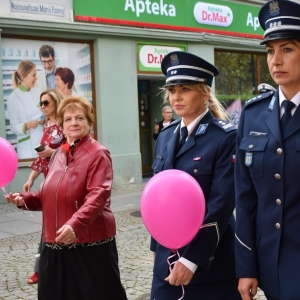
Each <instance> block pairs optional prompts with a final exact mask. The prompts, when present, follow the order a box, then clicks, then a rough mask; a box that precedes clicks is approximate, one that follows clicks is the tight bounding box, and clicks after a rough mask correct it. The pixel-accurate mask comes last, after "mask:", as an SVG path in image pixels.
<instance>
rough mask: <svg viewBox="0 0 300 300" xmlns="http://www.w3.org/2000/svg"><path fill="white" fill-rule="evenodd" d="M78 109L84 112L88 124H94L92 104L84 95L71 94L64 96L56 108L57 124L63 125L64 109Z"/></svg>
mask: <svg viewBox="0 0 300 300" xmlns="http://www.w3.org/2000/svg"><path fill="white" fill-rule="evenodd" d="M77 109H80V110H82V111H83V112H84V114H85V117H86V118H87V121H88V124H89V125H90V126H92V125H93V124H94V118H95V117H94V114H93V106H92V104H91V103H90V102H89V101H88V100H87V99H85V98H84V97H81V96H77V95H72V96H69V97H66V98H64V100H63V101H62V102H61V103H60V105H59V106H58V109H57V116H58V124H59V125H60V126H61V127H63V123H64V114H65V112H66V111H75V110H77Z"/></svg>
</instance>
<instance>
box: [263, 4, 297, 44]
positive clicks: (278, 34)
mask: <svg viewBox="0 0 300 300" xmlns="http://www.w3.org/2000/svg"><path fill="white" fill-rule="evenodd" d="M258 18H259V23H260V26H261V27H262V28H263V30H265V34H264V39H263V41H262V42H261V43H260V44H261V45H263V44H265V43H266V42H268V41H271V40H280V39H290V38H296V37H300V4H299V3H297V2H294V1H291V0H276V1H275V0H272V1H269V2H267V3H266V4H264V5H263V6H262V8H261V9H260V12H259V15H258Z"/></svg>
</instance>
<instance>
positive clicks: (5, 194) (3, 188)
mask: <svg viewBox="0 0 300 300" xmlns="http://www.w3.org/2000/svg"><path fill="white" fill-rule="evenodd" d="M1 190H2V191H3V192H4V196H8V194H7V192H6V190H5V187H4V186H3V187H1ZM23 203H24V206H25V208H26V209H27V210H28V211H29V209H28V207H27V205H26V203H25V201H23ZM30 216H31V217H32V218H33V219H34V221H35V222H36V225H38V224H42V223H41V222H39V221H38V220H37V219H36V217H35V216H34V215H33V214H30Z"/></svg>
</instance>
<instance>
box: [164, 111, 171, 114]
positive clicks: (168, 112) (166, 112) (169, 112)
mask: <svg viewBox="0 0 300 300" xmlns="http://www.w3.org/2000/svg"><path fill="white" fill-rule="evenodd" d="M171 113H172V112H171V111H164V114H171Z"/></svg>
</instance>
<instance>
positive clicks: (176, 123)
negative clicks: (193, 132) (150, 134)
mask: <svg viewBox="0 0 300 300" xmlns="http://www.w3.org/2000/svg"><path fill="white" fill-rule="evenodd" d="M180 122H181V119H177V120H175V121H173V122H171V123H170V124H169V125H168V126H166V127H164V128H163V129H162V130H161V131H165V130H166V129H168V128H171V127H174V126H176V125H178V123H180Z"/></svg>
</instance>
